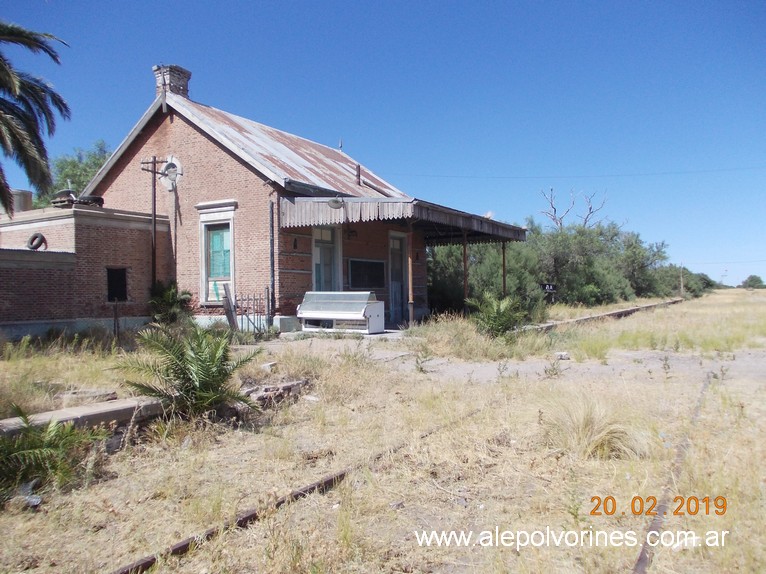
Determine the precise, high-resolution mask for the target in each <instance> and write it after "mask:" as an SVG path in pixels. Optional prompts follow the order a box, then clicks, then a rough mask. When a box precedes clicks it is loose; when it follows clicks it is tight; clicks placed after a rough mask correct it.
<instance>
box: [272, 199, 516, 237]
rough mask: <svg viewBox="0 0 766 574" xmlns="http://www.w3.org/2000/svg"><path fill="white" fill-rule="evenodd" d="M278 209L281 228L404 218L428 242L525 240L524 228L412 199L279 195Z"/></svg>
mask: <svg viewBox="0 0 766 574" xmlns="http://www.w3.org/2000/svg"><path fill="white" fill-rule="evenodd" d="M333 200H334V201H333ZM279 209H280V226H281V227H283V228H289V227H310V226H315V225H341V224H344V223H363V222H368V221H391V220H403V221H405V222H410V223H412V224H413V227H414V228H416V229H418V230H420V231H421V232H423V234H424V236H425V240H426V244H427V245H447V244H451V243H462V242H463V240H464V239H465V240H466V241H467V242H468V243H489V242H501V241H525V240H526V229H524V228H523V227H517V226H515V225H509V224H507V223H501V222H499V221H494V220H492V219H488V218H486V217H480V216H478V215H472V214H470V213H466V212H464V211H458V210H456V209H450V208H448V207H444V206H441V205H437V204H434V203H429V202H426V201H421V200H419V199H414V198H358V197H336V198H329V197H282V198H280V202H279Z"/></svg>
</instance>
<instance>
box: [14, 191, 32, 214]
mask: <svg viewBox="0 0 766 574" xmlns="http://www.w3.org/2000/svg"><path fill="white" fill-rule="evenodd" d="M11 193H13V211H14V213H18V212H20V211H29V210H30V209H32V192H31V191H27V190H26V189H14V190H13V191H12V192H11Z"/></svg>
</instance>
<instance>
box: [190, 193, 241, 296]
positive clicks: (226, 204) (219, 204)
mask: <svg viewBox="0 0 766 574" xmlns="http://www.w3.org/2000/svg"><path fill="white" fill-rule="evenodd" d="M194 207H195V208H196V209H197V211H199V295H200V297H199V301H200V305H204V306H210V307H218V306H222V305H223V301H216V300H212V299H209V298H208V296H209V287H208V281H207V269H208V249H207V236H208V228H210V227H213V226H216V225H226V224H228V226H229V244H230V246H229V274H230V279H229V285H230V286H231V294H232V297H233V296H234V294H235V293H236V292H237V290H236V286H235V279H234V278H235V277H236V269H235V267H234V261H235V260H236V257H235V253H234V252H235V247H234V246H235V245H236V242H235V235H234V232H235V230H234V213H235V211H236V210H237V207H238V203H237V201H236V200H234V199H224V200H220V201H206V202H204V203H198V204H197V205H195V206H194ZM220 296H221V297H223V294H222V293H221V294H220Z"/></svg>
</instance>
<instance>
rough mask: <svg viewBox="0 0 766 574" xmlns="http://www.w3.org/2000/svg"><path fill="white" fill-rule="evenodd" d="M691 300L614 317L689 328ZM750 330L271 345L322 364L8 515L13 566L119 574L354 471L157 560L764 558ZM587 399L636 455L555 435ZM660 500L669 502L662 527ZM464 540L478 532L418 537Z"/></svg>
mask: <svg viewBox="0 0 766 574" xmlns="http://www.w3.org/2000/svg"><path fill="white" fill-rule="evenodd" d="M757 304H758V305H759V307H758V312H759V313H763V304H764V301H763V300H762V299H759V300H758V301H757ZM695 305H700V303H698V302H688V303H684V304H683V305H679V306H674V307H673V308H668V309H664V310H661V311H656V312H654V313H653V314H652V317H651V318H649V319H647V318H639V317H629V318H626V319H623V320H622V323H621V324H622V325H623V326H624V327H623V328H625V329H630V328H632V327H631V324H632V325H634V327H635V328H636V329H638V327H636V325H638V323H631V322H643V323H641V325H643V324H644V323H646V322H647V321H648V323H649V325H650V326H651V325H659V324H666V325H670V326H671V327H672V326H673V325H676V324H677V325H678V326H679V329H680V328H681V326H683V325H684V321H686V320H687V316H688V315H689V314H693V312H694V311H695V309H696V307H695ZM758 322H759V325H760V327H759V329H760V331H757V332H756V335H752V336H748V337H746V338H745V339H744V340H742V341H741V342H740V343H739V344H737V345H735V346H734V347H732V346H731V345H725V346H724V347H725V348H722V349H721V350H707V349H706V350H702V349H683V348H682V349H678V350H674V349H673V346H672V345H667V346H664V347H661V348H656V349H654V350H648V349H638V350H625V349H622V348H610V349H609V350H608V352H607V354H606V357H605V358H604V359H599V360H596V359H588V358H585V359H580V360H574V358H571V359H569V360H557V359H556V352H557V351H560V352H568V351H570V349H567V348H560V349H554V350H553V351H552V352H549V353H546V354H545V356H538V357H530V358H528V359H526V360H523V361H519V360H509V359H506V360H502V361H492V362H490V361H475V362H473V361H462V360H456V359H454V358H450V357H440V356H433V355H424V354H423V353H422V352H421V351H420V350H419V349H420V348H421V347H420V346H419V345H418V341H417V340H415V339H413V338H412V337H401V336H399V335H391V334H389V335H384V336H374V337H368V338H364V339H357V338H353V339H337V338H332V337H321V338H305V339H300V338H299V339H293V340H289V339H287V338H285V339H281V340H278V341H274V342H269V343H267V344H265V345H264V348H265V354H264V355H263V356H262V358H261V359H260V362H267V361H276V362H277V364H278V365H279V364H280V363H281V362H284V363H288V362H291V363H292V364H293V369H294V372H297V371H300V368H304V369H306V370H307V372H308V371H311V370H312V369H314V370H317V369H320V367H321V368H324V369H328V370H327V371H324V374H323V375H322V377H320V378H319V380H318V382H317V383H316V385H315V386H314V387H313V388H312V389H310V390H309V391H307V392H306V394H305V396H303V397H301V398H300V399H299V400H298V401H297V402H296V403H294V404H290V405H285V406H283V407H281V408H279V409H277V410H276V411H275V412H273V413H270V414H268V420H267V421H266V422H265V423H264V425H263V426H261V427H260V428H259V429H258V430H257V431H256V432H251V431H245V430H239V431H221V430H219V429H210V428H208V429H204V430H202V431H194V432H189V433H186V434H184V433H181V434H176V435H172V434H171V436H166V437H165V440H159V441H154V442H147V443H146V444H143V445H139V446H137V447H134V448H131V449H128V450H127V451H125V452H123V453H120V454H118V455H116V456H113V457H111V459H110V461H109V462H108V463H107V470H108V473H109V476H110V479H109V480H104V481H101V482H98V483H96V484H92V485H90V487H89V488H87V489H79V490H76V491H74V492H69V493H51V494H48V495H46V497H45V503H44V505H43V508H42V510H41V511H39V512H37V513H30V512H29V511H23V510H12V509H11V510H6V511H5V512H3V513H0V531H2V532H3V536H2V540H1V541H0V571H2V572H22V571H26V572H46V573H48V572H110V571H114V570H116V569H117V568H118V567H120V566H123V565H125V564H128V563H130V562H132V561H133V560H136V559H138V558H140V557H143V556H146V555H150V554H153V553H155V552H160V551H161V550H163V549H164V548H166V547H168V546H169V545H171V544H173V543H176V542H178V541H179V540H181V539H183V538H186V537H188V536H192V535H194V534H197V533H199V532H202V531H204V530H205V529H207V528H210V527H211V526H216V525H222V524H223V523H224V521H225V520H231V519H232V518H233V517H234V516H236V515H237V514H240V513H242V512H243V511H245V510H248V509H252V508H255V507H265V506H267V505H268V503H269V501H273V500H275V499H276V498H277V497H279V496H281V495H283V494H285V493H287V492H289V491H290V490H293V489H296V488H299V487H301V486H303V485H306V484H309V483H311V482H312V481H315V480H318V479H319V478H321V477H323V476H326V475H327V474H329V473H332V472H334V471H337V470H340V469H343V468H348V467H350V468H352V469H353V471H352V472H351V473H350V474H349V476H348V477H347V478H346V479H345V480H344V481H343V482H342V483H340V484H339V485H338V486H337V487H336V488H335V489H333V490H331V491H329V492H327V493H325V494H313V495H310V496H308V497H307V498H305V499H302V500H299V501H296V502H294V503H292V504H289V505H286V506H284V507H282V508H281V509H279V510H275V511H270V512H266V513H265V515H264V518H263V519H262V520H261V521H259V522H257V523H253V524H252V525H251V526H250V527H249V528H246V529H231V530H226V531H222V532H221V534H220V535H219V536H217V537H215V538H214V539H212V540H210V541H207V542H205V543H201V544H200V545H199V547H198V548H196V549H195V550H194V551H193V552H191V553H190V554H188V555H187V556H184V557H181V558H161V559H160V560H159V563H158V566H157V567H156V568H157V569H156V571H158V572H190V573H191V572H194V573H208V574H212V573H214V572H390V573H395V572H441V573H463V572H466V573H468V572H604V573H606V572H630V571H631V570H632V569H633V568H634V566H635V564H636V562H637V560H638V558H639V555H640V554H641V552H642V549H643V548H646V549H647V551H648V552H649V555H650V556H649V557H650V559H651V560H650V563H649V567H648V570H647V571H649V572H735V571H736V572H759V571H766V534H765V533H764V532H765V530H766V528H765V527H766V523H765V521H764V518H763V516H764V511H766V465H765V464H764V461H766V446H765V445H766V440H764V439H766V372H765V371H764V365H765V364H766V350H765V349H764V325H763V315H759V318H758ZM610 325H611V324H610ZM589 328H592V329H603V328H604V326H593V327H589ZM610 328H612V327H610ZM640 328H644V327H643V326H641V327H640ZM758 333H760V334H758ZM610 336H611V335H610ZM614 336H615V337H616V335H614ZM296 362H298V363H300V364H299V367H300V368H299V367H296V366H295V363H296ZM296 369H297V370H296ZM327 372H331V373H333V376H327ZM580 404H587V405H591V406H593V405H595V409H596V413H598V412H600V411H603V412H605V413H607V414H608V415H609V417H610V418H611V420H616V421H618V422H619V423H621V424H622V425H623V428H624V429H627V431H626V432H627V433H628V434H629V435H630V438H631V439H636V440H639V442H640V441H643V444H644V445H645V448H644V451H643V452H642V453H641V454H639V455H637V456H635V457H627V458H610V457H607V458H606V459H599V458H589V457H587V456H578V455H576V454H573V453H571V452H567V451H566V449H563V448H559V447H558V446H557V445H556V444H553V443H552V442H551V437H550V429H551V425H550V423H551V421H554V420H559V419H560V418H561V415H562V414H567V413H569V409H570V407H574V406H577V405H580ZM599 409H600V411H599ZM567 416H568V414H567ZM593 416H594V417H595V416H596V415H593ZM435 429H436V430H435ZM434 430H435V432H434ZM569 430H570V432H572V433H574V432H575V431H573V430H572V429H569ZM424 435H427V436H424ZM392 447H396V449H397V450H396V451H395V452H392V453H389V454H382V455H381V453H385V451H386V450H387V449H390V448H392ZM377 455H381V456H377ZM663 502H667V506H666V507H663V506H662V504H663ZM724 502H725V504H726V508H725V510H724V511H723V512H722V510H723V508H722V507H723V504H724ZM653 503H656V507H655V511H656V510H661V509H663V510H662V511H663V512H667V515H666V516H660V518H661V519H662V522H661V528H660V530H659V532H658V534H657V536H656V538H657V540H655V539H654V538H651V537H650V538H649V539H647V533H648V531H649V529H650V524H651V523H652V519H654V518H655V517H654V516H652V515H651V508H650V507H651V506H652V504H653ZM639 510H641V512H639ZM655 524H656V523H655ZM453 531H454V532H460V533H463V534H465V533H468V532H469V531H470V532H471V533H472V534H471V535H472V537H473V538H472V540H471V543H470V544H468V545H459V544H457V543H456V541H455V539H453V540H452V542H451V543H450V545H449V546H447V545H446V544H442V545H437V543H436V542H435V538H433V539H432V543H431V545H430V546H428V545H426V544H424V543H423V542H422V541H421V540H420V539H421V538H422V537H423V536H426V535H428V534H429V533H432V532H435V533H437V534H438V533H442V532H444V533H449V532H453ZM682 532H683V533H689V532H692V533H693V535H692V538H689V536H688V534H683V535H682V534H680V533H682ZM724 532H725V533H726V534H723V533H724ZM665 533H668V534H665ZM445 535H446V534H445ZM660 535H662V536H664V538H661V539H660ZM432 536H435V535H432ZM557 541H558V542H557ZM633 542H635V543H633ZM655 542H656V545H653V543H655ZM522 543H523V544H522ZM642 545H643V546H642Z"/></svg>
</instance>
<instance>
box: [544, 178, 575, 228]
mask: <svg viewBox="0 0 766 574" xmlns="http://www.w3.org/2000/svg"><path fill="white" fill-rule="evenodd" d="M540 193H542V194H543V197H544V198H545V199H546V201H548V205H549V206H550V210H548V211H542V212H541V213H542V214H543V215H545V216H546V217H548V219H550V220H551V221H552V222H553V224H554V225H555V226H556V227H558V228H559V229H561V228H563V227H564V218H565V217H566V216H567V215H568V214H569V212H570V211H572V208H573V207H574V204H575V196H574V193H570V202H569V207H567V208H566V210H565V211H564V213H562V214H561V215H559V214H558V210H557V209H556V194H555V192H554V191H553V188H551V191H550V193H545V192H544V191H541V192H540Z"/></svg>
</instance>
